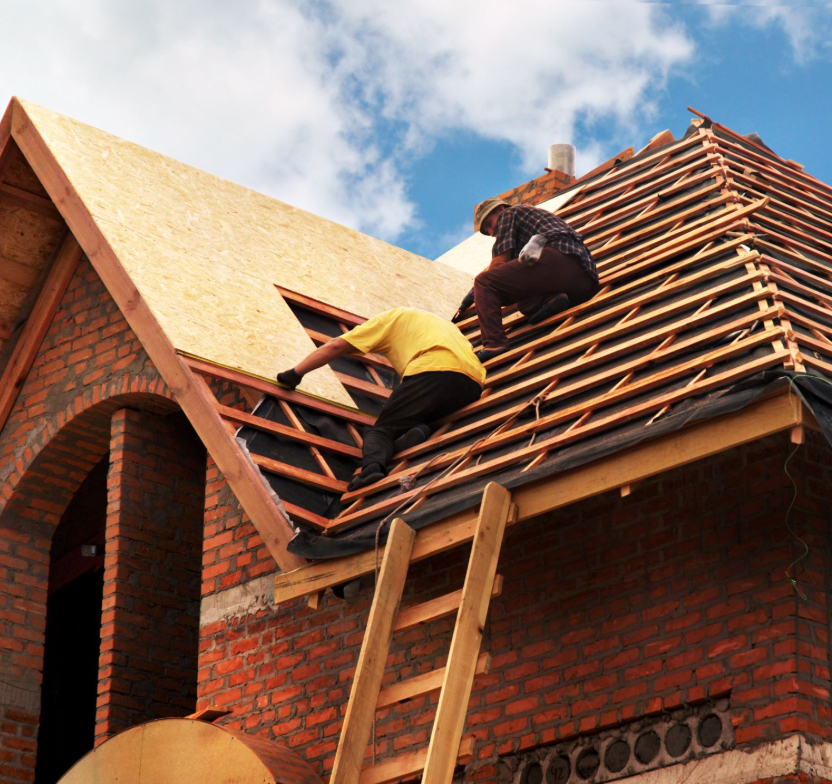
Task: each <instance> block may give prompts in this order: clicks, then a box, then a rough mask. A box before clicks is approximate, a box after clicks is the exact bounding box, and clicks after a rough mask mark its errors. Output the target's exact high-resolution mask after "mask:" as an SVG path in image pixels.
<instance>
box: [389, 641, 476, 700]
mask: <svg viewBox="0 0 832 784" xmlns="http://www.w3.org/2000/svg"><path fill="white" fill-rule="evenodd" d="M490 666H491V656H489V655H488V654H487V653H481V654H480V655H479V657H478V658H477V668H476V670H475V671H474V672H475V674H476V675H482V674H483V673H484V672H488V669H489V667H490ZM444 679H445V668H444V667H440V668H439V669H438V670H431V671H430V672H426V673H424V674H422V675H414V676H413V677H412V678H408V679H407V680H404V681H401V682H400V683H394V684H393V685H392V686H388V687H387V688H386V689H382V690H381V692H380V693H379V695H378V704H377V705H376V710H381V709H382V708H389V707H390V706H391V705H395V704H396V703H398V702H404V700H411V699H413V698H414V697H419V696H420V695H422V694H430V692H432V691H439V689H441V688H442V681H443V680H444Z"/></svg>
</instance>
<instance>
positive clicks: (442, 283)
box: [0, 101, 471, 405]
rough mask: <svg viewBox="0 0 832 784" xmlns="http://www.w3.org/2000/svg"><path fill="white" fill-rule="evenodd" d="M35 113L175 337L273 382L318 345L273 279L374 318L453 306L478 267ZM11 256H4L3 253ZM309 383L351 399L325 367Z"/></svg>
mask: <svg viewBox="0 0 832 784" xmlns="http://www.w3.org/2000/svg"><path fill="white" fill-rule="evenodd" d="M18 105H19V106H20V107H21V109H22V110H23V111H25V114H26V117H27V118H28V120H29V121H30V122H31V123H32V125H33V126H34V128H35V129H36V130H37V133H38V134H39V135H40V136H41V138H42V139H43V140H44V143H45V144H46V146H47V147H48V148H49V150H50V152H51V154H52V155H53V156H54V157H55V158H56V160H57V161H58V162H59V163H60V166H61V167H62V169H63V171H64V174H65V176H66V177H67V179H68V180H69V181H70V182H71V183H72V187H73V189H74V190H75V192H76V193H77V194H78V197H79V199H80V200H81V201H82V202H83V204H84V206H85V208H86V209H87V210H88V212H89V214H90V215H91V217H92V219H93V220H94V221H95V223H96V225H97V226H98V227H99V229H100V231H101V232H102V233H103V235H104V236H105V237H106V239H107V242H108V244H109V245H110V246H111V247H112V249H113V251H114V253H115V254H116V256H117V257H118V258H119V260H120V262H121V264H122V265H123V266H124V268H125V270H126V271H127V273H128V274H129V276H130V278H131V281H132V282H133V284H134V285H135V286H136V288H137V289H138V290H139V292H140V293H141V295H142V297H143V298H144V299H145V301H146V302H147V303H148V306H149V308H150V310H151V312H152V314H153V316H154V318H155V319H156V320H157V321H158V323H159V324H160V325H161V327H162V329H163V330H164V331H165V334H166V335H167V336H168V338H169V339H170V341H171V343H172V344H173V346H174V347H175V348H176V349H178V350H180V351H182V352H185V353H187V354H189V355H191V356H196V357H200V358H202V359H205V360H207V361H209V362H214V363H217V364H220V365H224V366H227V367H230V368H233V369H236V370H240V371H242V372H246V373H251V374H255V375H259V376H262V377H267V378H274V376H275V374H276V373H277V372H278V371H280V370H284V369H285V368H286V367H289V366H291V365H292V364H294V363H295V362H297V360H298V358H300V357H302V356H304V355H305V354H307V353H308V352H309V351H311V350H312V349H313V348H314V347H315V345H314V343H313V341H312V340H310V338H309V336H308V335H307V334H306V332H305V330H304V329H303V328H302V327H301V325H300V324H299V323H298V321H297V319H296V318H295V316H294V315H293V313H292V311H291V309H290V308H289V306H288V305H287V303H286V301H285V300H284V298H283V297H282V296H281V295H280V293H279V291H278V290H277V289H276V288H275V285H274V284H279V285H281V286H284V287H285V288H287V289H289V290H292V291H298V292H303V293H304V294H306V295H308V296H310V297H313V298H316V299H319V300H323V301H325V302H327V303H329V304H330V305H333V306H335V307H340V308H343V309H345V310H348V311H350V312H352V313H357V314H361V315H362V316H365V317H368V316H372V315H375V313H377V312H379V311H382V310H386V309H387V308H390V307H393V306H396V305H399V304H401V302H402V301H409V302H410V303H411V304H412V306H413V307H419V308H422V309H424V310H429V311H432V312H436V313H441V314H442V315H449V314H450V313H452V312H453V311H454V309H455V307H456V304H457V302H458V301H459V299H460V298H461V297H462V295H463V294H464V293H465V292H466V291H467V290H468V288H470V285H471V279H470V276H468V275H466V274H465V273H462V272H459V271H457V270H455V269H452V268H450V267H447V266H445V265H441V264H439V265H438V264H436V263H435V262H432V261H429V260H428V259H425V258H422V257H420V256H417V255H415V254H412V253H409V252H407V251H405V250H402V249H401V248H397V247H395V246H393V245H390V244H388V243H385V242H382V241H381V240H378V239H375V238H373V237H369V236H367V235H365V234H362V233H360V232H357V231H354V230H352V229H349V228H347V227H345V226H341V225H339V224H337V223H333V222H332V221H328V220H326V219H324V218H320V217H318V216H316V215H313V214H311V213H308V212H305V211H304V210H300V209H298V208H296V207H292V206H290V205H288V204H284V203H282V202H280V201H277V200H276V199H273V198H270V197H268V196H265V195H263V194H261V193H257V192H255V191H252V190H249V189H247V188H244V187H242V186H240V185H236V184H234V183H231V182H229V181H227V180H223V179H221V178H220V177H216V176H214V175H212V174H208V173H206V172H203V171H200V170H198V169H195V168H194V167H192V166H187V165H186V164H183V163H180V162H179V161H176V160H173V159H171V158H168V157H166V156H164V155H160V154H159V153H156V152H153V151H151V150H147V149H145V148H143V147H140V146H139V145H136V144H133V143H131V142H127V141H125V140H123V139H119V138H118V137H115V136H112V135H111V134H108V133H104V132H103V131H100V130H98V129H96V128H92V127H90V126H88V125H84V124H83V123H79V122H77V121H75V120H71V119H70V118H67V117H64V116H62V115H59V114H56V113H54V112H50V111H49V110H47V109H43V108H42V107H39V106H36V105H34V104H31V103H29V102H26V101H19V102H18ZM0 255H2V254H0ZM303 389H304V390H305V391H308V392H310V393H313V394H316V395H320V396H322V397H326V398H327V399H329V400H331V401H334V402H339V403H343V404H345V405H352V400H351V398H350V396H349V394H348V393H347V391H346V390H345V389H344V388H343V386H342V385H341V384H340V383H339V381H338V380H337V379H336V378H335V376H334V375H333V374H332V373H331V372H330V371H329V370H328V369H327V368H322V369H321V370H320V371H316V372H315V373H313V374H310V375H309V376H308V377H307V378H306V379H305V380H304V384H303Z"/></svg>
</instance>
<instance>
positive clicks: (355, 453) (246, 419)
mask: <svg viewBox="0 0 832 784" xmlns="http://www.w3.org/2000/svg"><path fill="white" fill-rule="evenodd" d="M217 411H219V412H220V416H221V417H222V418H223V419H225V420H226V421H229V422H234V423H236V424H238V425H245V426H246V427H251V428H254V429H255V430H259V431H261V432H263V433H271V434H272V435H275V436H279V437H282V438H287V439H289V440H290V441H297V442H298V443H302V444H309V445H311V446H315V447H318V448H319V449H323V450H324V451H326V452H332V453H333V454H336V455H343V456H344V457H355V458H360V457H361V450H360V449H358V447H355V446H350V445H349V444H342V443H341V442H340V441H332V440H331V439H329V438H324V437H323V436H319V435H315V434H314V433H308V432H306V431H305V430H297V429H296V428H293V427H288V426H287V425H281V424H280V423H279V422H270V421H269V420H268V419H264V418H263V417H260V416H256V415H254V414H248V413H246V412H245V411H240V410H239V409H236V408H229V407H228V406H224V405H222V404H220V403H217Z"/></svg>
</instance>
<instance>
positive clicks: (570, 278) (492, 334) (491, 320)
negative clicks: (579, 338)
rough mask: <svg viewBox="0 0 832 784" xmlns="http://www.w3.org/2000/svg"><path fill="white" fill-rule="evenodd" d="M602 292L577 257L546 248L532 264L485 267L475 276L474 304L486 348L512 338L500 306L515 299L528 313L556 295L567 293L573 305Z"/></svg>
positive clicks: (503, 344)
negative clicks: (507, 335)
mask: <svg viewBox="0 0 832 784" xmlns="http://www.w3.org/2000/svg"><path fill="white" fill-rule="evenodd" d="M596 291H598V282H597V281H596V280H595V279H594V278H593V277H592V275H590V273H589V272H587V271H586V269H584V267H583V266H582V265H581V262H580V261H579V260H578V259H577V258H576V257H575V256H570V255H568V254H566V253H561V252H560V251H559V250H555V249H554V248H544V249H543V252H542V253H541V254H540V259H539V261H537V263H536V264H533V265H532V266H531V267H529V266H528V265H526V264H524V263H523V262H521V261H520V260H519V259H512V260H511V261H507V262H505V264H500V265H499V266H497V267H495V268H494V269H491V270H483V271H482V272H481V273H480V274H479V275H477V277H476V278H474V303H475V304H476V307H477V315H478V316H479V322H480V330H481V332H482V345H483V348H503V347H505V346H507V345H508V338H507V337H506V331H505V328H504V327H503V318H502V313H501V310H500V308H501V307H503V306H504V305H512V304H514V303H515V302H516V303H517V307H518V308H519V310H520V312H521V313H522V314H523V315H524V316H532V315H534V314H535V313H536V312H537V311H538V310H539V309H540V307H541V306H542V305H543V304H544V303H545V302H546V301H547V300H549V299H551V298H552V297H554V296H555V295H556V294H561V293H563V294H567V295H568V296H569V304H570V307H571V306H574V305H579V304H580V303H581V302H586V301H587V300H588V299H589V298H590V297H591V296H592V295H593V294H595V292H596Z"/></svg>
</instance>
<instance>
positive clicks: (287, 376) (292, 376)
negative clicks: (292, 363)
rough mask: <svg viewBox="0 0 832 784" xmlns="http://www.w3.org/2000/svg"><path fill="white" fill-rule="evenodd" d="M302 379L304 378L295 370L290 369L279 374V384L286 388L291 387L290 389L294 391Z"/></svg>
mask: <svg viewBox="0 0 832 784" xmlns="http://www.w3.org/2000/svg"><path fill="white" fill-rule="evenodd" d="M302 378H303V376H302V375H301V374H300V373H298V372H296V371H295V369H294V368H289V370H284V371H283V372H282V373H278V374H277V380H278V382H279V383H281V384H283V386H284V387H289V389H294V388H295V387H296V386H297V385H298V384H300V382H301V379H302Z"/></svg>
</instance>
